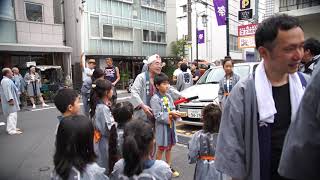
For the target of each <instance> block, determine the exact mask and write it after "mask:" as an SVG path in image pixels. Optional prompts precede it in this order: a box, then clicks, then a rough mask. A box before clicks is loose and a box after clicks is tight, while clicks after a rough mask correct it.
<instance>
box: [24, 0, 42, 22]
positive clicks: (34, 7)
mask: <svg viewBox="0 0 320 180" xmlns="http://www.w3.org/2000/svg"><path fill="white" fill-rule="evenodd" d="M25 5H26V15H27V19H28V21H36V22H43V18H42V4H35V3H30V2H25Z"/></svg>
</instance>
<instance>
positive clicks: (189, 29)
mask: <svg viewBox="0 0 320 180" xmlns="http://www.w3.org/2000/svg"><path fill="white" fill-rule="evenodd" d="M187 8H188V9H187V10H188V41H189V42H192V14H191V13H192V9H191V0H188V4H187Z"/></svg>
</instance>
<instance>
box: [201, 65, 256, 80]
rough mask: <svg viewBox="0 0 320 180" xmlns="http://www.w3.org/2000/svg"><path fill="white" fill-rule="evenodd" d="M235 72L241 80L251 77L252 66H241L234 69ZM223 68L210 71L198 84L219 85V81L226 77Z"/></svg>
mask: <svg viewBox="0 0 320 180" xmlns="http://www.w3.org/2000/svg"><path fill="white" fill-rule="evenodd" d="M233 71H234V72H235V73H236V74H238V75H239V76H240V78H243V77H246V76H248V75H249V72H250V66H249V65H241V66H235V67H233ZM224 74H225V73H224V70H223V68H222V67H221V66H220V67H217V68H212V69H209V70H208V71H207V72H206V73H205V74H204V75H203V76H202V77H201V78H200V79H199V81H198V83H197V84H210V83H213V84H218V83H219V81H220V80H221V79H222V78H223V76H224Z"/></svg>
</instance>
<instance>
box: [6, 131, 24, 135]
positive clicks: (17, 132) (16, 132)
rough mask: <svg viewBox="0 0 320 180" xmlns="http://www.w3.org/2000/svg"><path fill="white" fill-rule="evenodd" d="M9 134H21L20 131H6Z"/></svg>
mask: <svg viewBox="0 0 320 180" xmlns="http://www.w3.org/2000/svg"><path fill="white" fill-rule="evenodd" d="M8 134H9V135H15V134H22V132H21V131H12V132H8Z"/></svg>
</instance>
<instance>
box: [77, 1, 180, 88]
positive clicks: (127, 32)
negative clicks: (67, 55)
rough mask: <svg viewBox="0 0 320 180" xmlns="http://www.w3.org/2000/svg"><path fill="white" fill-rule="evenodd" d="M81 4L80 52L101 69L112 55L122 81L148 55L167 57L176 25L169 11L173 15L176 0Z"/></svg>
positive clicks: (138, 70) (135, 72) (134, 71)
mask: <svg viewBox="0 0 320 180" xmlns="http://www.w3.org/2000/svg"><path fill="white" fill-rule="evenodd" d="M82 5H83V6H82V7H83V12H82V13H81V17H82V18H81V20H82V22H81V23H82V25H81V48H80V49H81V51H82V52H84V53H85V55H86V59H88V58H94V59H96V61H98V66H99V67H100V68H104V67H105V58H107V57H111V58H113V61H114V63H115V64H116V66H118V67H119V69H120V74H121V79H122V83H125V81H127V78H128V77H129V78H134V77H135V75H136V74H137V73H139V72H140V70H141V65H142V61H143V59H145V58H146V57H147V56H150V55H152V54H159V55H160V56H162V57H167V56H170V47H169V46H170V43H171V42H172V41H175V40H176V26H175V19H174V18H170V17H168V14H169V15H170V16H174V17H175V0H169V1H168V2H167V1H165V0H90V1H86V2H85V3H83V4H82ZM79 54H80V53H79ZM123 86H125V85H123Z"/></svg>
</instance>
